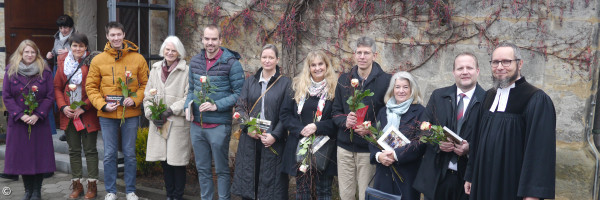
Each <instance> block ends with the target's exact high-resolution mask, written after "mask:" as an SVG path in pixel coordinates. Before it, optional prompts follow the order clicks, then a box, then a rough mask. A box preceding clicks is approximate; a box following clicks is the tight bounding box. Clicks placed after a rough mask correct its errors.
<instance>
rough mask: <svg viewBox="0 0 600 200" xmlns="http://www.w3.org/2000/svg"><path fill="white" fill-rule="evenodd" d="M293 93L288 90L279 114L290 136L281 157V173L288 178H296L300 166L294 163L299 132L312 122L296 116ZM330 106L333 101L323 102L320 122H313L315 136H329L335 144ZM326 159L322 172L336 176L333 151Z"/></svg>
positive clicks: (299, 136) (334, 131)
mask: <svg viewBox="0 0 600 200" xmlns="http://www.w3.org/2000/svg"><path fill="white" fill-rule="evenodd" d="M294 93H295V92H294V91H293V90H292V89H288V92H287V94H286V95H285V99H284V102H283V104H282V105H281V107H282V108H281V112H280V114H279V116H280V117H281V121H282V122H283V125H284V126H285V128H286V129H287V130H289V132H290V135H289V136H288V138H287V143H286V144H285V151H284V155H283V172H284V173H287V174H289V175H290V176H296V173H297V172H298V167H299V166H300V164H299V163H298V162H296V149H297V147H298V142H300V139H302V138H303V137H304V136H302V135H300V132H302V129H304V127H305V126H306V125H308V124H310V123H313V121H306V120H302V118H301V116H300V114H298V103H296V100H294V99H293V98H294ZM332 105H333V101H330V100H327V101H325V106H324V107H323V112H322V116H321V120H320V121H318V122H315V125H316V126H317V131H316V132H315V135H327V136H329V139H330V140H333V142H334V143H333V144H335V138H336V137H337V127H336V126H335V124H333V120H331V109H332ZM304 106H305V109H308V110H312V111H313V112H316V111H317V107H316V106H312V107H310V108H309V107H306V106H307V105H306V104H304ZM328 159H329V164H327V168H326V169H325V171H324V172H325V174H327V175H330V176H337V165H336V160H337V156H336V153H335V150H334V152H333V153H332V155H331V157H329V158H328Z"/></svg>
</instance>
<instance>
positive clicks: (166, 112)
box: [160, 108, 173, 123]
mask: <svg viewBox="0 0 600 200" xmlns="http://www.w3.org/2000/svg"><path fill="white" fill-rule="evenodd" d="M171 115H173V111H172V110H171V108H167V110H166V111H165V112H163V113H162V114H160V118H161V119H162V120H167V118H169V117H170V116H171ZM163 123H164V122H163Z"/></svg>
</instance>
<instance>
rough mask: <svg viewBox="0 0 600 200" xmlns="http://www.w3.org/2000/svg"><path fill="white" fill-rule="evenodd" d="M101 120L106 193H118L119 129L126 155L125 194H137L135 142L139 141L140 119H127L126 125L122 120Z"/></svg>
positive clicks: (101, 118)
mask: <svg viewBox="0 0 600 200" xmlns="http://www.w3.org/2000/svg"><path fill="white" fill-rule="evenodd" d="M99 118H100V128H102V140H104V187H105V188H106V192H109V193H115V194H116V193H117V188H116V187H115V184H116V182H117V153H118V151H119V147H118V144H119V138H118V129H119V128H120V129H121V142H122V147H121V149H122V151H123V154H124V155H125V177H124V179H125V185H126V187H125V192H126V193H127V194H129V193H131V192H135V175H136V164H137V161H136V159H135V140H136V139H137V129H138V123H139V117H130V118H125V123H123V125H122V126H120V124H121V119H110V118H104V117H99Z"/></svg>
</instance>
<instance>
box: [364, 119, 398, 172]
mask: <svg viewBox="0 0 600 200" xmlns="http://www.w3.org/2000/svg"><path fill="white" fill-rule="evenodd" d="M362 126H364V127H365V128H366V129H369V131H371V134H369V135H365V136H363V138H364V139H365V140H366V141H367V142H369V143H371V144H372V145H375V146H376V147H377V148H379V149H380V150H384V149H383V147H381V145H379V143H377V140H378V139H379V138H380V137H381V136H382V135H383V131H381V123H379V122H377V124H376V125H375V126H376V127H373V126H372V125H371V122H370V121H365V122H364V123H363V124H362ZM390 167H391V168H392V170H393V171H394V173H395V174H396V175H397V176H398V177H399V178H400V181H402V182H404V180H403V178H402V176H400V172H398V170H397V169H396V167H394V166H393V165H390Z"/></svg>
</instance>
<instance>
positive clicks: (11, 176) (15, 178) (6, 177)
mask: <svg viewBox="0 0 600 200" xmlns="http://www.w3.org/2000/svg"><path fill="white" fill-rule="evenodd" d="M0 178H5V179H11V180H13V181H18V180H19V175H13V174H5V173H0Z"/></svg>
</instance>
